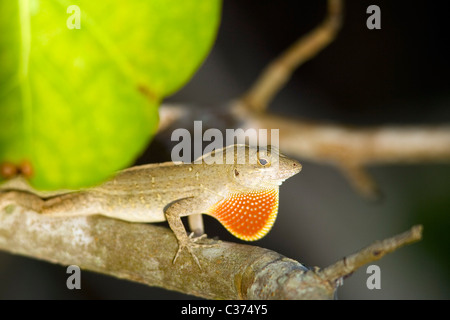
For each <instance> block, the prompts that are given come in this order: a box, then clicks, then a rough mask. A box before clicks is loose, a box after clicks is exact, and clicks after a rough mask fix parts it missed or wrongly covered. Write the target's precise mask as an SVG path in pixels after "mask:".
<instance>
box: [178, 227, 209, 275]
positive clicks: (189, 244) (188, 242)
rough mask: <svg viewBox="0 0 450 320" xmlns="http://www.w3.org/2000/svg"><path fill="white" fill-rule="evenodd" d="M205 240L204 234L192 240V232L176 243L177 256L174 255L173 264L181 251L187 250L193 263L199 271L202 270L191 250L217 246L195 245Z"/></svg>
mask: <svg viewBox="0 0 450 320" xmlns="http://www.w3.org/2000/svg"><path fill="white" fill-rule="evenodd" d="M205 238H207V235H206V234H202V235H201V236H199V237H195V238H194V233H193V232H192V233H191V234H190V235H189V236H188V237H187V238H186V239H185V240H184V241H178V251H177V254H176V255H175V258H174V259H173V263H175V262H176V260H177V258H178V256H179V255H180V253H181V251H183V249H187V250H188V251H189V253H190V254H191V256H192V258H193V259H194V261H195V263H197V265H198V267H199V268H200V270H202V267H201V265H200V262H199V260H198V258H197V256H196V255H195V254H194V252H193V250H192V249H194V248H200V247H213V246H215V245H217V243H209V244H208V243H197V241H199V240H203V239H205Z"/></svg>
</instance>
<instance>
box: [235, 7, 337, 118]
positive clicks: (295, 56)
mask: <svg viewBox="0 0 450 320" xmlns="http://www.w3.org/2000/svg"><path fill="white" fill-rule="evenodd" d="M343 6H344V4H343V1H342V0H328V13H327V16H326V18H325V20H324V21H323V22H322V23H321V24H320V25H319V26H318V27H316V29H314V30H313V31H311V32H310V33H308V34H306V35H305V36H303V37H301V38H300V39H298V40H297V41H296V42H295V43H294V44H293V45H292V46H291V47H289V48H288V49H287V50H286V51H285V52H283V53H282V54H281V55H280V56H279V57H278V58H276V59H275V60H274V61H272V62H271V63H270V64H269V65H268V66H267V67H266V69H264V71H263V72H262V74H261V75H260V77H259V78H258V80H257V81H256V82H255V83H254V85H253V86H252V87H251V89H250V90H249V91H248V92H247V93H245V94H244V95H243V97H242V98H241V100H240V102H241V103H243V104H245V105H247V107H248V108H249V109H251V110H253V111H255V112H261V111H264V110H265V109H266V108H267V106H268V105H269V103H270V102H271V101H272V99H273V98H274V96H275V95H276V94H277V93H278V92H279V91H280V90H281V89H282V88H283V86H284V85H285V84H286V83H287V82H288V81H289V78H290V77H291V75H292V73H293V72H294V71H295V69H297V68H298V67H299V66H300V65H302V64H303V63H305V62H306V61H308V60H310V59H311V58H313V57H315V56H316V55H317V54H318V53H319V52H320V51H321V50H323V49H324V48H325V47H326V46H328V45H329V44H330V43H331V42H332V41H333V40H334V39H335V38H336V34H337V33H338V31H339V29H340V28H341V24H342V11H343Z"/></svg>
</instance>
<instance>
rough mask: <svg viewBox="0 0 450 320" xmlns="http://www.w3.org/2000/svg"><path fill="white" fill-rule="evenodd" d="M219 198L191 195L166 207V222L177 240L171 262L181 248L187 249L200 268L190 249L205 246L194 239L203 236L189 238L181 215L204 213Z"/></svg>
mask: <svg viewBox="0 0 450 320" xmlns="http://www.w3.org/2000/svg"><path fill="white" fill-rule="evenodd" d="M219 200H220V199H215V197H211V198H198V197H191V198H185V199H181V200H179V201H176V202H173V203H171V204H170V205H169V206H168V207H167V208H166V210H165V211H164V214H165V216H166V219H167V222H168V223H169V226H170V229H171V230H172V231H173V233H174V234H175V237H176V238H177V241H178V251H177V253H176V255H175V258H174V259H173V263H175V261H176V260H177V258H178V256H179V255H180V253H181V251H183V249H187V250H188V251H189V253H190V254H191V255H192V257H193V259H194V260H195V262H196V263H197V265H198V266H199V267H200V269H201V266H200V262H199V261H198V258H197V257H196V255H195V254H194V252H193V251H192V249H193V248H195V247H199V246H205V244H199V243H196V240H198V239H200V238H203V237H198V238H191V237H190V236H188V235H187V232H186V229H185V228H184V225H183V222H182V221H181V217H185V216H191V215H197V214H200V213H204V212H206V211H207V210H208V209H209V208H210V207H211V206H212V205H213V204H214V203H216V202H217V201H219ZM206 246H211V244H208V245H206Z"/></svg>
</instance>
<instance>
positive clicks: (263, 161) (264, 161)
mask: <svg viewBox="0 0 450 320" xmlns="http://www.w3.org/2000/svg"><path fill="white" fill-rule="evenodd" d="M258 162H259V164H260V165H262V166H263V167H265V166H267V165H269V160H267V159H264V158H259V159H258Z"/></svg>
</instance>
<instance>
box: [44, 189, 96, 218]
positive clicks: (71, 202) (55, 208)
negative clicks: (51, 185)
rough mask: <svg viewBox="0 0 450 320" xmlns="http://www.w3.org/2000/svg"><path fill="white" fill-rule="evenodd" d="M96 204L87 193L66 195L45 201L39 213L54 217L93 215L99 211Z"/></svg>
mask: <svg viewBox="0 0 450 320" xmlns="http://www.w3.org/2000/svg"><path fill="white" fill-rule="evenodd" d="M97 203H98V202H97V201H96V199H95V198H94V197H92V195H91V194H89V193H87V192H74V193H68V194H64V195H61V196H57V197H54V198H49V199H47V200H46V201H45V202H44V205H43V206H42V210H41V213H42V214H45V215H49V216H50V215H51V216H54V217H67V216H86V215H94V214H98V213H99V212H100V211H101V210H100V205H99V204H98V205H96V204H97Z"/></svg>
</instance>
